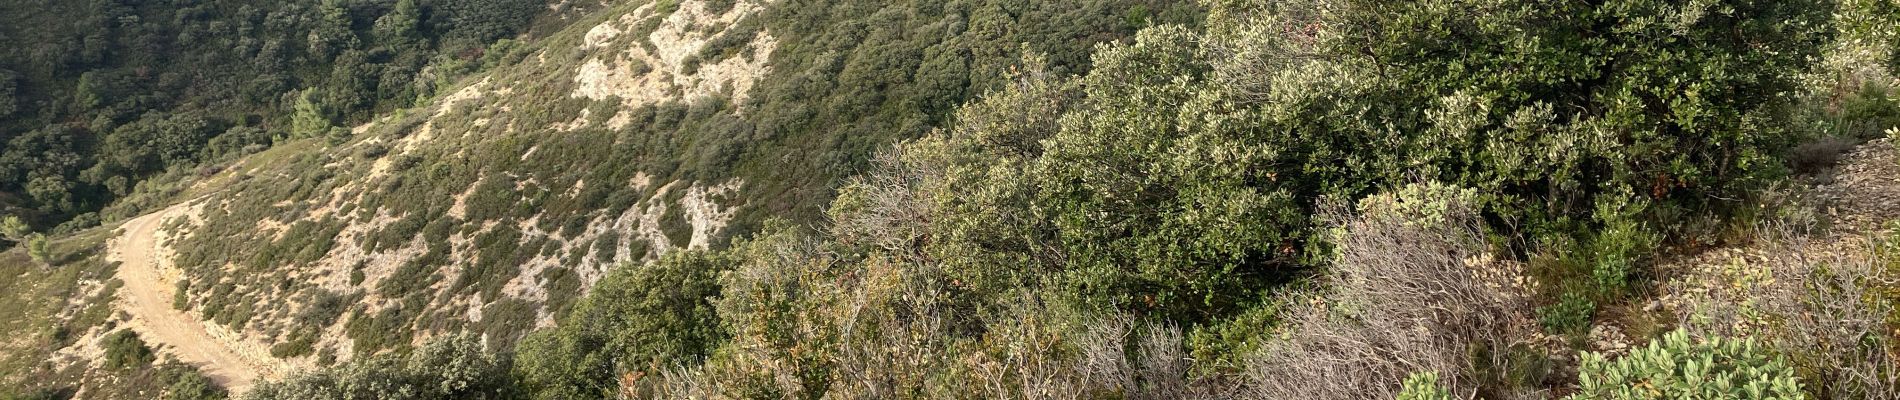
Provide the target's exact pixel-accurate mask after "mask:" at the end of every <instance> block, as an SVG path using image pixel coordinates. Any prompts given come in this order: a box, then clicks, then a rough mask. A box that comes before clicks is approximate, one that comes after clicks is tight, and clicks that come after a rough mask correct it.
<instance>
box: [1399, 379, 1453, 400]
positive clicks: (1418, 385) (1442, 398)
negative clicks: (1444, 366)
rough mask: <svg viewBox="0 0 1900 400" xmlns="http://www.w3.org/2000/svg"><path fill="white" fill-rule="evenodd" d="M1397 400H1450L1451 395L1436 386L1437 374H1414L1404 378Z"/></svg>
mask: <svg viewBox="0 0 1900 400" xmlns="http://www.w3.org/2000/svg"><path fill="white" fill-rule="evenodd" d="M1398 400H1452V397H1451V393H1450V392H1448V391H1446V390H1445V388H1444V387H1442V386H1438V373H1436V372H1414V373H1412V376H1408V377H1406V378H1405V384H1404V387H1403V388H1402V389H1400V390H1399V396H1398Z"/></svg>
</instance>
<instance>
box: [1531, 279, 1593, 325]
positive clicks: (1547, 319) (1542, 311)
mask: <svg viewBox="0 0 1900 400" xmlns="http://www.w3.org/2000/svg"><path fill="white" fill-rule="evenodd" d="M1596 312H1597V305H1596V302H1594V301H1591V300H1590V295H1589V294H1587V293H1579V292H1577V291H1574V290H1573V291H1565V292H1563V294H1562V296H1561V297H1559V298H1558V300H1557V302H1556V303H1554V304H1551V305H1548V306H1544V307H1539V308H1538V309H1537V321H1538V322H1539V323H1541V324H1543V325H1544V329H1548V330H1550V331H1551V332H1557V333H1563V334H1572V335H1574V334H1582V333H1586V332H1587V331H1589V330H1590V318H1591V317H1592V316H1594V315H1596Z"/></svg>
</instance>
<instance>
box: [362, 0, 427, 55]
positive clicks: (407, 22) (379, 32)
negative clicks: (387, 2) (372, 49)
mask: <svg viewBox="0 0 1900 400" xmlns="http://www.w3.org/2000/svg"><path fill="white" fill-rule="evenodd" d="M421 24H422V8H421V7H420V6H417V5H416V0H398V1H397V2H396V6H395V8H393V9H391V10H390V11H389V13H388V14H383V16H382V17H380V18H377V19H376V25H375V27H374V28H372V29H373V32H374V33H375V34H376V40H377V41H379V42H381V43H382V44H383V45H385V46H389V47H392V48H397V49H406V48H408V47H409V46H412V45H415V44H416V41H417V40H420V39H421V37H422V32H421V30H420V25H421Z"/></svg>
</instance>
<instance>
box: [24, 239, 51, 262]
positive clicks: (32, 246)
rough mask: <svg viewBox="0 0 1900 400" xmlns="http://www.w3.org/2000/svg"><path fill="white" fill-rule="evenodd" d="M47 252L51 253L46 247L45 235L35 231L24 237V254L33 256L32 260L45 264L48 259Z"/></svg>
mask: <svg viewBox="0 0 1900 400" xmlns="http://www.w3.org/2000/svg"><path fill="white" fill-rule="evenodd" d="M49 254H51V253H50V252H49V250H48V249H47V244H46V235H41V234H37V233H35V234H33V236H30V237H27V238H26V255H27V256H30V257H33V261H34V262H38V263H41V264H46V263H47V261H48V260H49V259H50V257H48V255H49Z"/></svg>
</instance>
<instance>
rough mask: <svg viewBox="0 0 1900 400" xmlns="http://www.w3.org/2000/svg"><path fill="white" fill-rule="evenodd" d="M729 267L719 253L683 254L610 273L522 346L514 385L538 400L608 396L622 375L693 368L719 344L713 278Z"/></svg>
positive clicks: (722, 330) (728, 261)
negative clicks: (559, 319) (681, 366)
mask: <svg viewBox="0 0 1900 400" xmlns="http://www.w3.org/2000/svg"><path fill="white" fill-rule="evenodd" d="M732 263H733V258H731V256H729V255H726V254H721V253H705V252H693V251H685V252H676V253H671V254H668V255H667V256H666V257H663V258H661V259H660V260H659V261H657V262H654V263H652V264H648V265H624V266H621V267H619V268H615V269H614V270H613V271H611V272H609V273H608V274H607V276H606V277H604V278H601V280H600V282H598V283H596V284H595V286H594V289H593V291H592V292H591V293H589V294H588V295H587V297H585V298H582V299H581V300H580V302H579V303H577V304H575V305H574V307H573V309H572V310H571V311H570V312H569V314H568V317H567V318H566V319H565V320H564V321H563V322H562V323H561V324H560V326H559V327H558V328H556V329H554V330H552V331H544V332H537V333H535V334H533V335H530V336H528V337H527V338H526V339H523V340H522V342H521V343H520V345H519V346H520V348H519V349H520V350H519V358H518V361H519V363H520V364H519V366H518V367H519V371H521V372H520V373H521V376H522V384H523V385H525V386H526V387H528V388H529V389H530V390H531V391H533V392H535V393H537V394H538V396H540V397H542V398H565V397H576V396H578V397H611V396H614V395H616V393H617V391H618V390H619V389H620V388H619V387H617V386H615V383H616V382H617V379H618V378H620V377H621V376H623V375H625V374H641V375H656V376H657V375H658V374H659V373H660V372H662V371H663V369H664V368H669V367H673V366H674V365H676V364H694V363H697V362H698V361H699V359H701V358H704V357H706V356H707V355H709V354H711V352H712V350H713V349H714V348H717V347H718V346H719V344H720V343H722V342H724V340H725V337H726V332H725V328H724V327H723V326H721V323H720V320H719V318H718V317H717V315H716V314H715V313H714V308H713V304H712V300H713V298H714V297H715V296H718V295H719V292H720V285H719V283H718V281H717V280H716V279H715V277H716V276H718V275H719V274H720V273H721V271H725V270H728V269H731V268H732V265H731V264H732Z"/></svg>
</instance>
